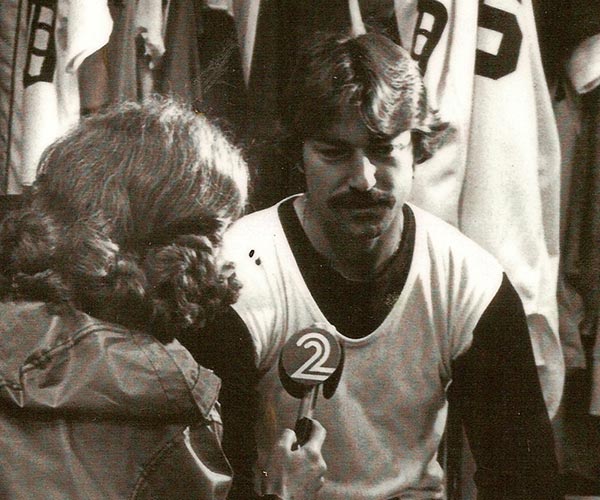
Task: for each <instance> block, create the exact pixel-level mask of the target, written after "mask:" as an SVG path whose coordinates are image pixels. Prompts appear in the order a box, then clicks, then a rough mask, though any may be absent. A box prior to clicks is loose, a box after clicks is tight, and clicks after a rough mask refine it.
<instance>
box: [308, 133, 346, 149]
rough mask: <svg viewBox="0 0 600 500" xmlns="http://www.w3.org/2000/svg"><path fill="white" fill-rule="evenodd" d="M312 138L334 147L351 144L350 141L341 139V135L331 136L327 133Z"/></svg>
mask: <svg viewBox="0 0 600 500" xmlns="http://www.w3.org/2000/svg"><path fill="white" fill-rule="evenodd" d="M312 140H313V141H316V142H322V143H324V144H327V145H328V146H334V147H348V146H350V145H351V144H350V143H349V142H348V141H345V140H344V139H340V138H339V137H331V136H327V135H318V136H315V137H313V138H312Z"/></svg>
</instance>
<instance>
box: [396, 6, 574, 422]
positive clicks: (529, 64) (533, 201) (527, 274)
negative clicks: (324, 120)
mask: <svg viewBox="0 0 600 500" xmlns="http://www.w3.org/2000/svg"><path fill="white" fill-rule="evenodd" d="M395 7H396V16H397V20H398V29H399V32H400V36H401V39H402V42H403V45H404V46H406V47H410V48H411V50H412V55H413V57H414V58H415V59H417V60H418V61H419V65H420V67H421V69H422V71H423V73H424V78H425V82H426V85H427V87H428V89H429V92H430V97H431V99H432V101H433V103H434V104H435V105H437V107H438V108H439V109H440V112H441V115H442V116H443V117H444V119H445V120H448V121H450V122H451V123H452V124H453V125H454V126H455V127H456V128H457V132H456V134H455V136H454V138H453V140H452V141H450V142H449V143H448V144H446V145H445V146H444V147H443V148H442V149H441V150H440V151H439V152H437V153H436V155H435V156H434V158H432V159H431V160H429V161H428V162H427V163H425V164H423V165H420V166H419V168H417V169H416V171H415V186H414V190H413V201H414V202H415V203H416V204H417V205H420V206H422V207H423V208H426V209H427V210H429V211H431V212H433V213H435V214H436V215H438V216H440V217H442V218H443V219H445V220H447V221H449V222H450V223H452V224H453V225H455V226H457V227H458V228H459V229H460V230H461V231H462V232H463V233H464V234H466V235H467V236H469V237H471V238H473V239H474V240H475V241H477V242H478V243H479V244H480V245H482V246H483V247H484V248H486V249H487V250H488V251H490V252H491V253H492V254H493V255H494V256H495V257H496V258H498V260H499V261H500V262H501V264H502V265H503V267H504V268H505V269H506V270H507V273H508V275H509V277H510V279H511V281H512V282H513V283H514V284H515V287H516V288H517V290H518V291H519V295H520V296H521V299H522V300H523V304H524V307H525V311H526V313H527V315H528V322H529V327H530V332H531V336H532V341H533V345H534V352H535V357H536V362H537V364H538V366H539V367H543V368H542V369H541V371H540V373H541V375H542V378H543V382H544V389H545V396H546V401H547V403H548V406H549V410H550V413H551V414H553V413H554V412H555V411H556V408H557V406H558V403H559V399H560V393H561V390H562V381H563V377H564V364H563V361H562V354H561V349H560V343H559V340H558V331H557V330H558V314H557V304H556V283H557V272H558V230H559V221H558V214H559V187H560V182H559V180H560V175H559V147H558V137H557V132H556V126H555V122H554V117H553V114H552V107H551V103H550V97H549V95H548V90H547V85H546V81H545V78H544V73H543V69H542V65H541V61H540V55H539V46H538V42H537V35H536V29H535V23H534V18H533V12H532V6H531V1H530V0H481V1H479V2H473V1H467V0H396V2H395Z"/></svg>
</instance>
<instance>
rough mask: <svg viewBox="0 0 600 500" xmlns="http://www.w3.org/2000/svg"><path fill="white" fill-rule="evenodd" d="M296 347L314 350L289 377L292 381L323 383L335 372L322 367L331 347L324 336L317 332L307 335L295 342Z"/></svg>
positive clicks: (329, 368) (333, 369)
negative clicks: (301, 380)
mask: <svg viewBox="0 0 600 500" xmlns="http://www.w3.org/2000/svg"><path fill="white" fill-rule="evenodd" d="M296 345H297V346H298V347H304V349H314V350H315V352H314V353H313V355H312V356H311V357H310V358H308V359H307V360H306V361H305V362H304V363H303V364H302V365H301V366H300V367H299V368H298V369H297V370H296V371H295V372H294V373H293V374H292V375H291V377H292V379H303V380H316V381H318V382H324V381H325V380H327V379H328V378H329V376H330V375H331V374H332V373H333V372H334V371H335V367H333V368H332V367H329V366H324V365H325V363H326V362H327V360H328V359H329V356H330V353H331V345H330V344H329V340H328V339H327V337H325V335H323V334H321V333H317V332H310V333H307V334H305V335H302V337H300V338H299V339H298V340H297V341H296Z"/></svg>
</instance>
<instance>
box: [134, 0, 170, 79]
mask: <svg viewBox="0 0 600 500" xmlns="http://www.w3.org/2000/svg"><path fill="white" fill-rule="evenodd" d="M162 4H163V2H162V0H139V2H138V5H137V9H136V12H135V30H136V33H137V34H139V35H140V36H141V37H142V39H143V40H144V54H145V55H146V56H149V58H150V62H149V67H150V68H151V69H153V68H155V67H156V65H157V64H158V62H159V61H160V58H161V57H162V56H163V54H164V53H165V38H164V37H165V30H166V25H167V19H166V12H165V11H164V10H163V5H162Z"/></svg>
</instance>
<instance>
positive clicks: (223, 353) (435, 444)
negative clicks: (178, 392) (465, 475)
mask: <svg viewBox="0 0 600 500" xmlns="http://www.w3.org/2000/svg"><path fill="white" fill-rule="evenodd" d="M291 82H293V83H292V87H291V88H290V92H289V96H288V97H289V100H288V101H287V102H288V103H289V108H288V114H287V117H286V124H285V125H286V128H287V133H288V135H287V136H286V142H287V146H288V147H289V150H290V151H291V154H292V155H296V160H297V162H298V165H299V168H300V169H301V170H302V171H303V172H304V176H305V180H306V191H305V193H303V194H300V195H297V196H292V197H290V198H288V199H285V200H283V201H282V202H280V203H278V204H277V205H276V206H274V207H271V208H268V209H266V210H262V211H259V212H256V213H254V214H251V215H249V216H246V217H244V218H242V219H241V220H240V221H238V222H237V223H236V224H235V225H234V226H233V228H232V229H231V230H230V232H229V233H228V235H226V241H225V248H226V251H227V252H228V258H230V259H232V260H234V261H235V262H236V266H237V270H238V277H239V278H240V280H241V282H242V283H243V289H242V292H241V297H240V300H239V301H238V302H237V303H236V304H235V305H234V306H232V310H231V311H230V314H229V315H228V316H226V317H223V318H220V319H219V322H218V325H217V326H216V327H215V331H216V332H218V333H216V334H215V336H214V340H213V341H212V343H211V346H210V349H207V348H206V347H202V348H197V349H194V347H193V346H191V347H190V348H191V349H192V351H193V352H194V351H195V350H197V351H198V358H199V360H200V361H201V362H202V363H203V364H204V365H205V366H212V367H213V368H214V369H215V370H216V371H217V373H218V374H219V375H220V376H221V378H222V379H223V383H224V388H223V396H222V399H221V400H222V403H223V411H224V419H225V429H226V431H225V436H224V440H225V441H224V442H225V446H226V452H227V455H228V456H229V457H230V458H231V459H232V462H233V466H234V469H236V473H237V475H236V477H237V478H238V480H237V486H236V488H235V489H234V493H233V494H232V496H234V497H235V495H237V497H236V498H251V493H250V492H251V491H252V489H253V486H252V483H254V491H256V492H257V493H263V494H265V493H269V491H264V490H262V491H261V488H260V477H261V475H263V476H264V475H267V476H268V474H269V471H268V470H266V469H265V468H266V465H265V463H266V462H265V460H266V458H267V457H268V456H269V450H270V449H271V447H272V446H273V444H274V443H275V442H276V437H277V435H278V432H279V431H280V429H282V428H284V427H290V426H293V425H294V420H295V418H296V410H297V408H298V400H297V399H294V398H293V397H292V396H290V395H289V394H288V393H287V392H286V390H285V389H284V388H283V387H282V383H281V381H280V375H279V371H278V359H279V355H280V352H281V350H282V348H283V346H284V345H285V344H286V342H287V341H288V340H289V338H290V337H291V336H292V335H294V333H296V332H298V331H300V330H302V329H304V328H307V327H310V326H311V325H315V324H317V325H319V327H323V328H326V329H328V330H329V331H331V332H334V335H336V336H337V338H338V339H339V341H340V342H341V344H342V345H343V347H344V351H345V366H344V371H343V373H342V376H341V379H340V381H339V385H338V387H337V391H336V392H335V394H334V395H333V397H332V398H331V399H329V400H320V401H319V403H318V405H317V407H316V412H315V415H316V417H317V419H318V420H319V421H320V422H322V423H323V425H324V426H325V428H326V429H327V439H326V441H325V444H324V447H323V456H324V457H325V459H326V462H327V467H328V472H327V475H326V479H325V482H324V485H323V487H322V488H321V490H320V492H319V496H318V498H322V499H327V500H336V499H339V500H367V499H368V500H388V499H393V498H419V499H433V498H436V499H437V498H446V492H445V484H444V471H443V469H442V466H441V465H440V463H439V461H438V456H437V453H438V449H439V446H440V444H441V442H442V436H443V434H444V431H445V425H446V418H447V410H448V405H449V402H451V403H452V404H453V405H455V407H456V411H457V412H458V413H459V414H460V416H461V419H462V422H463V424H464V427H465V429H466V432H467V436H468V439H469V442H470V445H471V449H472V451H473V455H474V457H475V461H476V464H477V472H476V474H475V482H476V484H477V487H478V490H479V498H485V499H504V500H506V499H521V500H525V499H527V500H535V499H538V500H542V499H543V500H551V499H556V498H559V497H560V495H559V492H558V486H557V476H558V474H557V465H556V460H555V454H554V448H553V438H552V431H551V427H550V422H549V418H548V415H547V411H546V407H545V404H544V400H543V396H542V393H541V389H540V384H539V381H538V378H537V373H536V367H535V363H534V358H533V353H532V347H531V343H530V340H529V335H528V330H527V324H526V320H525V314H524V312H523V307H522V305H521V302H520V299H519V297H518V296H517V294H516V292H515V290H514V288H513V287H512V285H511V283H510V281H509V280H508V278H507V277H506V275H505V274H504V273H503V270H502V269H501V267H500V265H499V264H498V262H497V261H496V260H495V259H494V258H493V257H492V256H491V255H489V254H488V253H487V252H485V251H484V250H482V249H481V248H480V247H478V246H477V245H476V244H475V243H473V242H472V241H471V240H469V239H467V238H466V237H465V236H463V235H462V234H460V233H459V232H458V231H457V230H456V229H454V228H453V227H451V226H449V225H448V224H446V223H444V222H442V221H441V220H439V219H437V218H435V217H434V216H432V215H430V214H428V213H426V212H425V211H423V210H420V209H419V208H417V207H416V206H413V205H411V204H410V203H407V199H408V197H409V194H410V191H411V186H412V178H413V169H414V168H419V166H418V164H420V163H422V162H423V161H425V160H426V159H427V158H429V157H430V156H431V155H432V154H434V152H435V150H436V147H437V145H439V144H440V143H441V141H443V140H444V138H445V137H446V136H447V134H449V133H451V127H450V126H449V125H448V124H447V123H444V122H442V121H441V120H440V118H439V116H438V115H437V113H436V112H435V111H434V110H432V109H431V108H430V106H429V105H428V102H427V96H426V92H425V89H424V86H423V82H422V80H421V77H420V74H419V70H418V67H417V65H416V64H415V63H414V62H413V61H412V59H411V58H410V56H409V55H408V53H407V52H406V51H404V50H403V49H402V48H400V47H398V46H397V45H395V44H394V43H392V42H391V41H389V40H388V39H386V38H384V37H382V36H380V35H375V34H365V35H361V36H358V37H349V36H343V35H325V36H322V37H321V38H320V39H319V40H317V41H316V42H315V43H314V45H312V46H311V47H309V48H308V49H307V51H306V52H305V53H304V54H303V56H302V57H301V58H300V60H299V62H298V70H297V72H296V73H295V75H293V77H292V78H291ZM223 332H227V334H226V337H227V338H224V337H223ZM204 334H206V331H205V332H204ZM233 356H236V357H237V361H238V362H237V363H236V371H235V373H234V372H232V370H231V369H228V366H229V364H231V363H230V362H229V360H230V359H231V358H232V357H233ZM241 360H245V366H246V367H247V368H246V369H245V370H243V371H241V372H240V371H239V369H237V367H239V365H240V362H241ZM255 389H256V390H257V392H258V394H259V396H260V397H259V398H257V399H255V398H254V396H253V395H254V392H253V391H254V390H255ZM236 430H237V431H238V432H237V433H236V432H235V431H236ZM253 430H254V431H255V432H253ZM255 450H256V453H255ZM251 463H254V479H252V474H251V473H250V471H249V467H248V466H249V464H251Z"/></svg>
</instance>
